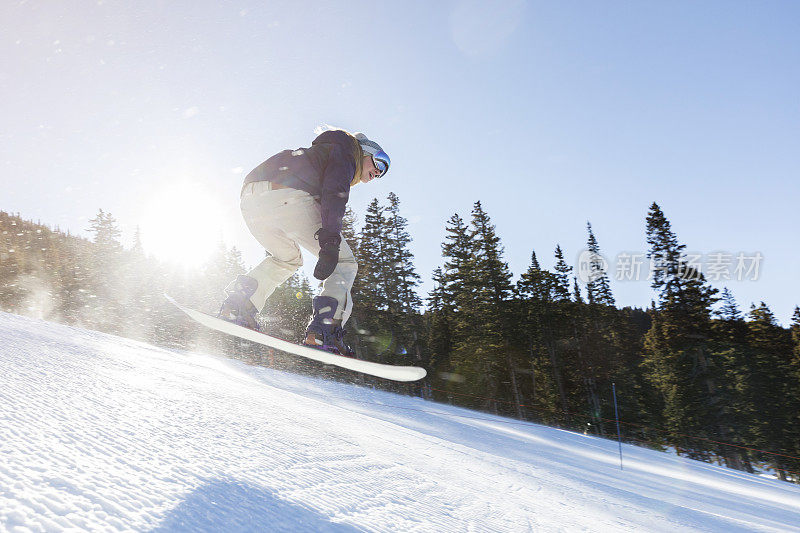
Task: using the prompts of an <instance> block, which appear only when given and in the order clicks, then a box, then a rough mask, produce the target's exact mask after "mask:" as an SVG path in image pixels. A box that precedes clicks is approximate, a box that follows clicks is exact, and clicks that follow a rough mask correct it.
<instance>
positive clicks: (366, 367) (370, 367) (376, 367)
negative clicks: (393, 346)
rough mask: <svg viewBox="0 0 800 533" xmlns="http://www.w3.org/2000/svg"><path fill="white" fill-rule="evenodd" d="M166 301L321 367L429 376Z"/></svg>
mask: <svg viewBox="0 0 800 533" xmlns="http://www.w3.org/2000/svg"><path fill="white" fill-rule="evenodd" d="M164 297H165V298H166V299H167V300H169V302H170V303H172V305H174V306H175V307H177V308H178V309H180V310H181V311H183V312H184V313H186V314H187V315H188V316H189V317H190V318H192V319H193V320H195V321H196V322H198V323H200V324H202V325H203V326H206V327H208V328H211V329H214V330H217V331H220V332H222V333H227V334H228V335H233V336H234V337H239V338H240V339H245V340H248V341H252V342H256V343H258V344H263V345H264V346H269V347H271V348H275V349H276V350H281V351H283V352H288V353H291V354H294V355H297V356H300V357H305V358H307V359H313V360H314V361H319V362H320V363H325V364H328V365H334V366H338V367H341V368H346V369H348V370H354V371H356V372H362V373H364V374H369V375H371V376H376V377H379V378H384V379H391V380H393V381H417V380H419V379H422V378H424V377H425V375H426V374H427V372H426V371H425V369H424V368H420V367H417V366H397V365H386V364H382V363H373V362H372V361H362V360H361V359H355V358H353V357H347V356H344V355H337V354H334V353H330V352H327V351H325V350H318V349H316V348H312V347H310V346H303V345H302V344H295V343H293V342H289V341H287V340H284V339H279V338H278V337H273V336H272V335H268V334H267V333H261V332H260V331H255V330H253V329H249V328H246V327H244V326H240V325H238V324H234V323H232V322H228V321H227V320H223V319H221V318H217V317H215V316H212V315H209V314H207V313H203V312H201V311H196V310H194V309H191V308H189V307H185V306H183V305H181V304H179V303H178V302H176V301H175V300H174V299H173V298H172V297H171V296H169V295H168V294H164Z"/></svg>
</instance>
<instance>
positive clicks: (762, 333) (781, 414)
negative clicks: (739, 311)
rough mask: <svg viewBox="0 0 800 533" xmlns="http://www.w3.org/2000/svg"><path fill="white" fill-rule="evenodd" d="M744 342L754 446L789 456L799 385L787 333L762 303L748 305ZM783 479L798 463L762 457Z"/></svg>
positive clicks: (797, 437) (799, 435) (799, 406)
mask: <svg viewBox="0 0 800 533" xmlns="http://www.w3.org/2000/svg"><path fill="white" fill-rule="evenodd" d="M749 319H750V320H749V322H748V323H747V326H748V342H749V346H750V349H751V350H752V356H751V357H752V363H751V364H752V367H753V370H752V375H751V376H750V382H749V385H750V389H751V394H752V396H753V401H754V402H755V403H756V405H757V406H758V414H757V416H756V417H755V419H754V428H753V435H752V438H753V439H755V444H756V447H758V448H761V449H765V450H768V451H772V452H776V453H779V454H788V455H793V454H792V452H796V450H797V449H798V444H797V443H798V442H800V432H799V431H798V427H797V421H798V420H797V413H798V412H800V398H798V387H800V382H798V380H797V379H796V376H795V375H794V373H793V372H792V366H791V357H792V348H793V346H792V337H791V332H790V331H787V330H786V329H784V328H782V327H780V326H779V325H778V323H777V320H776V319H775V315H774V314H773V313H772V311H771V310H770V309H769V307H767V305H766V304H765V303H764V302H761V304H760V305H759V306H758V307H756V306H755V305H752V306H751V308H750V313H749ZM761 459H764V460H768V461H769V462H771V463H772V464H773V465H774V466H775V468H776V469H777V470H778V473H779V476H780V477H781V479H787V477H788V476H787V472H786V471H787V470H793V471H795V470H797V469H798V466H800V463H798V462H796V461H793V460H790V459H788V458H786V457H784V456H783V455H769V456H762V457H761Z"/></svg>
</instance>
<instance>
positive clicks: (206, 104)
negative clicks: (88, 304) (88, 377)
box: [0, 1, 800, 324]
mask: <svg viewBox="0 0 800 533" xmlns="http://www.w3.org/2000/svg"><path fill="white" fill-rule="evenodd" d="M0 21H2V22H0V27H1V28H2V32H0V54H2V55H1V56H0V57H2V64H3V68H2V69H0V115H1V116H2V117H3V119H2V121H0V176H2V177H1V178H0V179H2V193H0V209H3V210H6V211H12V212H20V214H21V215H22V216H24V217H26V218H32V219H34V220H36V219H40V220H41V221H42V222H45V223H48V224H51V225H58V226H59V227H61V228H62V229H70V230H71V231H73V232H74V233H84V232H85V229H86V228H87V227H88V222H87V220H88V219H89V218H92V217H93V216H94V215H95V214H96V212H97V210H98V209H99V208H103V209H104V210H106V211H109V212H111V213H112V214H113V215H114V216H115V217H116V218H117V220H118V221H119V223H120V225H121V227H122V228H123V230H124V235H125V238H126V239H127V240H128V241H127V242H130V240H131V239H132V236H133V232H134V228H135V227H136V226H137V225H138V226H140V227H141V228H142V238H143V240H144V241H145V245H146V246H149V247H150V249H151V250H152V251H153V253H156V252H158V253H160V254H162V255H169V254H170V253H173V254H175V253H176V252H180V254H179V255H181V256H182V257H184V258H188V257H190V256H191V257H194V255H193V254H191V253H190V251H191V250H196V251H197V252H198V255H197V257H200V255H202V254H200V252H202V251H203V250H207V249H208V247H209V243H212V244H213V243H216V242H217V241H218V240H219V238H220V235H222V236H223V238H224V239H225V241H226V243H227V244H228V245H229V246H231V245H236V246H237V247H239V248H240V249H242V250H243V251H244V253H245V260H246V261H247V262H248V264H251V265H252V264H254V263H255V262H256V261H258V260H259V259H260V257H261V253H262V252H261V250H260V249H259V248H258V245H257V243H255V241H254V239H252V237H250V236H249V234H248V233H247V230H246V228H245V227H244V224H243V223H242V221H241V218H240V215H239V212H238V192H239V188H240V184H241V179H242V177H243V176H244V174H246V173H247V172H248V171H249V170H250V169H251V168H253V167H254V166H255V165H257V164H258V163H260V162H261V161H263V160H264V159H266V158H267V157H268V156H270V155H271V154H273V153H275V152H277V151H279V150H282V149H285V148H296V147H300V146H308V145H309V143H310V141H311V140H312V139H313V136H314V134H313V130H314V128H315V127H317V126H318V125H321V124H326V123H327V124H333V125H336V126H340V127H343V128H346V129H349V130H351V131H364V132H365V133H367V134H368V135H369V136H371V137H373V138H375V139H376V140H378V141H379V142H380V143H381V144H382V145H383V147H384V148H385V149H386V151H387V152H388V153H389V154H390V155H391V157H392V162H393V167H392V170H391V172H390V174H389V175H388V176H387V177H386V179H384V180H380V181H379V182H373V183H371V184H369V185H366V186H358V187H355V188H354V189H353V191H352V195H351V200H352V202H351V203H352V206H353V208H354V209H355V211H356V213H357V214H359V215H363V212H364V208H365V206H366V205H367V204H368V203H369V201H370V200H371V199H372V198H373V197H379V198H385V197H386V195H387V194H388V193H389V191H394V192H395V193H397V194H398V195H399V197H400V199H401V203H402V212H403V214H404V216H406V217H407V218H408V219H409V221H410V226H409V231H410V232H411V234H412V236H413V238H414V243H413V252H414V253H415V255H416V264H417V267H418V270H419V273H420V274H421V275H422V277H423V279H425V284H424V285H423V287H422V289H423V292H425V293H426V292H427V290H428V289H430V287H431V284H430V282H429V278H430V274H431V272H432V270H433V269H434V268H435V267H436V266H438V265H440V264H441V262H442V259H441V254H440V244H441V242H442V240H443V238H444V233H445V232H444V227H445V222H446V220H447V219H448V218H449V217H450V216H451V215H452V214H453V213H459V214H461V216H462V217H464V218H469V214H470V211H471V209H472V204H473V203H474V202H475V201H478V200H480V201H481V202H482V203H483V206H484V209H485V210H486V211H487V212H488V213H489V215H490V216H491V218H492V220H493V222H494V223H495V224H496V227H497V232H498V234H499V236H500V237H501V239H502V241H503V244H504V245H505V250H506V253H505V258H506V260H507V261H508V262H509V265H510V267H511V269H512V271H513V272H514V274H515V275H519V274H520V273H521V272H523V271H524V270H525V269H526V268H527V265H528V263H529V260H530V254H531V251H532V250H536V252H537V255H538V256H539V258H540V261H541V262H542V263H543V265H544V266H546V267H551V266H552V264H553V259H552V253H553V249H554V248H555V246H556V244H560V245H561V246H562V248H563V249H564V251H565V255H566V257H567V259H568V261H569V262H570V263H571V264H575V263H576V262H577V257H578V254H579V253H580V251H581V250H582V249H583V248H584V247H585V242H586V231H585V225H586V222H587V221H591V223H592V225H593V227H594V231H595V234H596V235H597V238H598V240H599V242H600V246H601V249H602V251H603V252H604V254H605V255H606V256H607V257H608V259H609V261H610V262H611V263H612V268H613V265H614V260H615V258H616V257H617V256H618V255H619V254H620V253H630V254H638V253H644V252H646V250H647V244H646V241H645V234H644V224H645V223H644V219H645V216H646V213H647V209H648V207H649V206H650V204H651V203H652V202H653V201H656V202H658V203H659V204H660V205H661V207H662V208H663V209H664V211H665V213H666V215H667V217H668V218H669V219H670V220H671V222H672V224H673V229H674V230H675V232H676V233H677V235H678V238H679V240H680V241H681V242H683V243H685V244H686V245H687V248H688V249H689V250H691V251H694V252H696V253H697V254H700V255H702V256H703V257H708V256H709V255H710V254H712V253H714V252H725V253H730V254H733V255H734V256H735V255H736V254H739V253H744V254H746V255H747V256H748V257H752V256H753V255H754V254H755V253H756V252H760V253H761V254H762V256H763V261H761V263H760V272H759V274H760V275H759V279H758V280H757V281H752V280H745V281H737V280H729V281H724V282H723V281H720V282H719V283H717V282H715V283H714V285H715V286H718V287H721V286H722V285H726V286H728V287H729V288H730V289H731V290H732V291H733V293H734V295H735V296H736V297H737V300H738V301H739V303H740V305H741V306H742V307H743V308H747V307H749V305H750V303H751V302H754V301H755V302H758V301H760V300H764V301H766V302H767V304H769V305H770V306H771V308H772V309H773V311H774V312H775V313H776V314H777V316H778V318H779V319H780V320H781V321H782V322H783V323H785V324H786V323H788V320H789V317H790V316H791V312H792V310H793V308H794V306H795V305H797V304H800V292H799V291H798V290H797V275H798V273H800V250H798V239H797V227H796V226H795V225H794V224H793V222H792V221H793V219H794V218H795V216H794V215H795V213H796V211H797V205H798V201H799V200H800V184H799V183H798V182H799V181H800V179H799V178H800V175H799V174H800V172H799V171H800V97H798V95H800V92H798V87H800V37H798V36H799V35H800V32H798V31H797V25H798V21H800V4H797V3H796V2H788V1H787V2H738V1H724V2H711V1H708V2H689V1H686V2H661V3H655V2H589V1H586V2H521V1H511V2H473V1H466V2H461V1H442V2H366V1H365V2H361V1H353V2H288V1H287V2H249V1H240V2H192V3H187V2H183V3H181V2H136V3H131V2H116V1H105V2H48V3H44V2H33V1H31V2H24V3H20V2H4V3H3V4H2V5H1V6H0ZM362 219H363V218H362ZM165 225H169V227H170V228H171V229H170V230H168V231H165V230H164V229H163V227H164V226H165ZM156 227H161V228H162V229H161V230H160V231H156V230H155V229H154V228H156ZM178 243H180V244H181V245H182V246H183V247H184V248H181V246H178ZM187 247H189V248H187ZM612 287H613V289H614V291H615V295H616V297H617V300H618V303H619V304H622V305H635V306H647V305H648V304H649V302H650V300H651V299H652V298H653V293H652V291H651V290H650V288H649V283H648V282H647V281H646V280H641V281H638V282H637V281H616V280H615V281H614V282H613V284H612Z"/></svg>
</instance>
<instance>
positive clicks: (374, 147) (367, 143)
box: [354, 132, 383, 155]
mask: <svg viewBox="0 0 800 533" xmlns="http://www.w3.org/2000/svg"><path fill="white" fill-rule="evenodd" d="M354 137H355V138H356V139H357V140H358V144H360V145H361V149H362V150H363V151H364V153H365V154H369V155H375V154H377V153H378V152H382V151H383V148H381V145H379V144H378V143H376V142H375V141H371V140H369V139H368V138H367V136H366V135H364V134H363V133H360V132H359V133H356V134H355V135H354Z"/></svg>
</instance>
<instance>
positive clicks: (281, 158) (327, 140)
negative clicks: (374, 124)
mask: <svg viewBox="0 0 800 533" xmlns="http://www.w3.org/2000/svg"><path fill="white" fill-rule="evenodd" d="M356 143H357V141H355V140H354V139H353V138H352V137H351V136H350V135H348V134H347V133H345V132H343V131H340V130H331V131H326V132H323V133H322V134H321V135H319V136H318V137H317V138H316V139H314V141H313V142H312V143H311V147H310V148H299V149H297V150H284V151H283V152H280V153H278V154H275V155H274V156H272V157H270V158H269V159H267V160H266V161H264V162H263V163H261V164H260V165H258V166H257V167H256V168H254V169H253V170H252V171H251V172H250V173H249V174H248V175H247V177H245V179H244V184H245V185H247V184H248V183H252V182H254V181H271V182H273V183H279V184H281V185H285V186H287V187H291V188H293V189H300V190H302V191H306V192H307V193H309V194H311V195H312V196H314V197H315V198H316V199H317V200H318V201H319V202H320V205H321V212H322V227H323V228H325V229H326V230H327V231H330V232H332V233H335V234H338V233H340V232H341V231H342V217H343V216H344V210H345V206H346V205H347V200H348V198H349V197H350V182H351V181H353V177H354V175H355V172H356V161H355V155H354V153H355V146H356Z"/></svg>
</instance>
